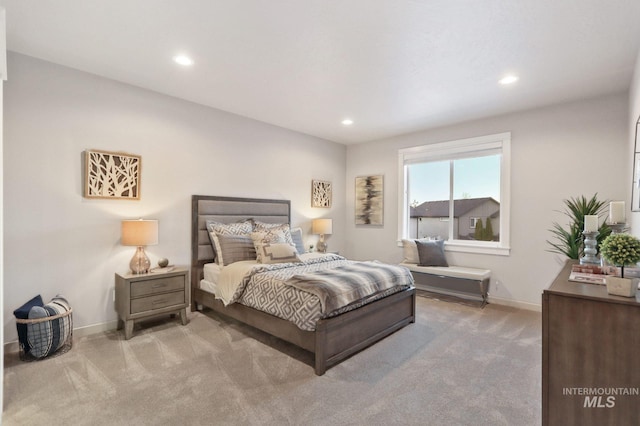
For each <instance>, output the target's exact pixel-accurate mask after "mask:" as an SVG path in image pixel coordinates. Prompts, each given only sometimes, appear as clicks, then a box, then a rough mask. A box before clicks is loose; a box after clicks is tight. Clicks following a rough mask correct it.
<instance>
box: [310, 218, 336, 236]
mask: <svg viewBox="0 0 640 426" xmlns="http://www.w3.org/2000/svg"><path fill="white" fill-rule="evenodd" d="M311 233H313V234H319V235H330V234H332V233H333V219H313V222H311Z"/></svg>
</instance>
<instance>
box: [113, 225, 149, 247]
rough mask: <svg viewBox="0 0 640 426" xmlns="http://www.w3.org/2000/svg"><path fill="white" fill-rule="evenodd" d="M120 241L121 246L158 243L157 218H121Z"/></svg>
mask: <svg viewBox="0 0 640 426" xmlns="http://www.w3.org/2000/svg"><path fill="white" fill-rule="evenodd" d="M121 229H122V234H121V237H120V242H121V244H122V245H123V246H153V245H156V244H158V221H157V220H142V219H139V220H123V221H122V228H121Z"/></svg>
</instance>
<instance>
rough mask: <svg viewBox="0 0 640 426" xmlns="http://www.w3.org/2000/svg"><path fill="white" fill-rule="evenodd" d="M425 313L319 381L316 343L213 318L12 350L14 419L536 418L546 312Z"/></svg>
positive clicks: (9, 394) (9, 385) (491, 421)
mask: <svg viewBox="0 0 640 426" xmlns="http://www.w3.org/2000/svg"><path fill="white" fill-rule="evenodd" d="M417 310H418V320H417V322H416V323H415V324H411V325H409V326H408V327H406V328H404V329H402V330H400V331H398V332H396V333H395V334H393V335H391V336H389V337H387V338H386V339H385V340H383V341H381V342H378V343H377V344H375V345H374V346H372V347H370V348H368V349H365V350H364V351H362V352H360V353H358V354H356V355H354V356H352V357H351V358H349V359H347V360H346V361H344V362H342V363H341V364H339V365H338V366H335V367H333V368H331V369H329V370H328V371H327V373H326V374H325V375H324V376H322V377H318V376H316V375H315V374H314V373H313V368H312V367H311V363H312V358H311V355H310V354H308V353H307V352H304V351H302V350H300V349H297V348H295V347H293V346H291V345H289V344H286V343H284V342H281V341H279V340H277V339H274V338H272V337H269V336H267V335H265V334H263V333H260V332H258V331H255V330H253V329H249V328H248V327H246V326H243V325H241V324H238V323H235V322H229V321H226V320H221V319H220V318H219V317H217V316H216V315H214V314H212V313H209V314H207V315H205V314H201V313H193V314H190V323H189V324H188V325H187V326H182V325H180V324H179V322H178V320H162V321H153V322H147V323H144V324H141V325H140V326H136V328H135V332H134V337H133V338H132V339H131V340H128V341H126V340H124V337H123V334H121V333H119V332H116V331H111V332H107V333H101V334H95V335H92V336H86V337H83V338H76V339H75V341H74V346H73V349H71V350H70V351H69V352H67V353H66V354H63V355H61V356H58V357H54V358H50V359H47V360H43V361H37V362H30V363H26V362H21V361H20V360H19V359H18V356H17V354H15V353H13V354H6V358H5V373H4V374H5V376H4V385H5V388H4V413H3V416H2V420H3V424H4V425H7V426H8V425H36V424H37V425H41V424H52V425H94V426H95V425H133V424H135V425H181V424H191V425H223V424H241V425H263V424H267V425H365V424H367V425H383V424H384V425H390V424H398V425H401V424H407V425H409V424H416V425H417V424H420V425H537V424H540V422H541V406H540V390H541V382H540V377H541V372H540V369H541V355H540V354H541V348H540V345H541V318H540V314H539V313H535V312H528V311H520V310H516V309H512V308H506V307H501V306H498V305H488V306H486V307H485V308H484V309H479V308H477V307H472V306H465V305H462V304H455V303H448V302H445V301H439V300H434V299H428V298H423V297H418V302H417Z"/></svg>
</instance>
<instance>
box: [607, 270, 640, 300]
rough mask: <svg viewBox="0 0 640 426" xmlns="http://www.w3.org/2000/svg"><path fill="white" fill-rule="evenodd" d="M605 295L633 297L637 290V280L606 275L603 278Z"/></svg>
mask: <svg viewBox="0 0 640 426" xmlns="http://www.w3.org/2000/svg"><path fill="white" fill-rule="evenodd" d="M605 281H606V283H607V293H609V294H613V295H614V296H623V297H635V296H636V290H637V289H638V281H640V279H638V278H620V277H614V276H611V275H608V276H607V277H606V278H605Z"/></svg>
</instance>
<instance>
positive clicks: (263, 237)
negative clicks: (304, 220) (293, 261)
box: [251, 228, 295, 263]
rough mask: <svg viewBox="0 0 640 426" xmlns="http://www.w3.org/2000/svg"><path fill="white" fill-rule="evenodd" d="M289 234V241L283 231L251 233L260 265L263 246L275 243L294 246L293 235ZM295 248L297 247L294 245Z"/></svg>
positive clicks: (273, 229)
mask: <svg viewBox="0 0 640 426" xmlns="http://www.w3.org/2000/svg"><path fill="white" fill-rule="evenodd" d="M287 234H289V238H288V239H287V235H286V234H285V233H284V231H282V230H281V229H276V228H272V229H267V230H265V231H255V232H252V233H251V239H252V240H253V245H254V247H255V249H256V261H257V262H258V263H263V262H262V252H263V250H262V246H263V245H264V244H274V243H286V244H291V245H293V242H292V241H291V234H290V233H288V232H287ZM294 247H295V245H294Z"/></svg>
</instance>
